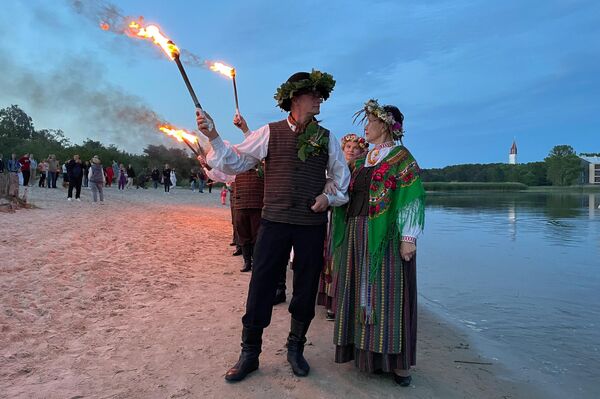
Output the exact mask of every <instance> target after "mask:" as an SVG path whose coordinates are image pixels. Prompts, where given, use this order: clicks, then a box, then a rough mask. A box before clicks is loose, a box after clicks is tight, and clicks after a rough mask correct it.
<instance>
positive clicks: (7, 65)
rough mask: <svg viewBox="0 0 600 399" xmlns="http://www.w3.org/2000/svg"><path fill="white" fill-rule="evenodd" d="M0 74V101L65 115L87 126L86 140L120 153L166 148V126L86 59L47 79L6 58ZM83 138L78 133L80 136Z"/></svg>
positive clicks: (58, 68) (63, 65)
mask: <svg viewBox="0 0 600 399" xmlns="http://www.w3.org/2000/svg"><path fill="white" fill-rule="evenodd" d="M0 55H1V56H2V57H1V58H2V59H3V60H5V62H4V63H3V65H2V73H0V86H1V87H2V91H3V93H2V95H3V97H5V98H11V99H12V100H11V102H14V101H15V100H17V99H19V100H20V101H25V102H27V104H28V105H29V106H30V107H31V108H32V109H34V110H37V111H40V112H42V113H46V114H48V113H52V114H56V115H63V116H64V119H66V120H71V121H75V122H76V124H77V126H82V127H83V126H85V135H87V136H88V137H93V136H95V137H102V138H103V141H104V139H106V138H108V139H109V140H110V141H111V142H113V143H118V144H119V146H120V147H125V148H127V149H129V150H132V149H135V150H136V151H139V150H140V143H159V142H164V140H163V138H162V137H161V135H160V133H158V132H157V126H158V125H159V124H163V123H166V122H165V120H164V118H162V117H160V116H159V115H158V114H157V113H156V112H155V111H153V110H152V109H150V108H149V107H148V106H147V105H146V104H144V103H143V101H142V100H141V99H140V98H139V97H136V96H134V95H131V94H129V93H127V92H125V91H123V90H122V89H121V88H119V87H116V86H114V85H111V84H110V83H109V82H107V81H106V80H105V79H104V78H103V76H102V75H103V74H102V71H101V69H100V67H99V66H98V65H95V64H93V63H92V62H90V61H86V58H85V57H83V56H71V58H66V59H64V60H63V61H62V62H60V63H59V64H56V65H54V66H53V68H52V69H51V70H50V71H49V72H46V73H41V72H39V71H35V70H30V69H27V68H24V67H23V66H22V65H15V64H12V63H11V62H10V57H8V56H7V54H2V52H1V51H0ZM77 133H80V132H77Z"/></svg>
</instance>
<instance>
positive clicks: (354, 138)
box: [342, 133, 369, 151]
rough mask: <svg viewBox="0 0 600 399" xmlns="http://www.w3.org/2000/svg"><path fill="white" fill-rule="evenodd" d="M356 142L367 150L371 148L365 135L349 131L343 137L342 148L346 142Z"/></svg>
mask: <svg viewBox="0 0 600 399" xmlns="http://www.w3.org/2000/svg"><path fill="white" fill-rule="evenodd" d="M350 142H354V143H357V144H358V146H359V147H360V149H361V150H363V151H364V150H367V149H368V148H369V143H367V140H365V139H364V137H359V136H358V135H357V134H356V133H348V134H347V135H345V136H344V137H342V148H344V146H345V145H346V143H350Z"/></svg>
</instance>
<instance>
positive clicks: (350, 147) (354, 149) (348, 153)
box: [343, 141, 362, 162]
mask: <svg viewBox="0 0 600 399" xmlns="http://www.w3.org/2000/svg"><path fill="white" fill-rule="evenodd" d="M343 150H344V157H345V158H346V162H348V161H350V160H352V159H354V158H356V157H357V156H359V155H360V153H361V152H362V149H361V148H360V147H359V146H358V143H357V142H356V141H348V142H347V143H346V144H344V148H343Z"/></svg>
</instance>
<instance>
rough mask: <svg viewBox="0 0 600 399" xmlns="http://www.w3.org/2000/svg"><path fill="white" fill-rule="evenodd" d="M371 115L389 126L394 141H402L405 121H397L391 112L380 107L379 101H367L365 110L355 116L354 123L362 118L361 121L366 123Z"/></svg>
mask: <svg viewBox="0 0 600 399" xmlns="http://www.w3.org/2000/svg"><path fill="white" fill-rule="evenodd" d="M369 114H371V115H375V116H376V117H377V118H378V119H379V120H381V121H382V122H384V123H385V124H386V125H388V126H389V128H390V131H391V132H392V138H393V139H394V140H400V139H401V138H402V136H404V129H403V127H402V123H403V121H402V120H400V121H397V120H395V119H394V115H392V113H391V112H388V111H386V109H385V108H384V107H383V106H381V105H379V103H378V102H377V100H374V99H370V100H369V101H367V102H366V103H365V106H364V107H363V109H361V110H360V111H357V112H356V113H355V114H354V121H356V120H357V119H358V118H359V117H360V121H361V122H364V121H365V119H367V117H368V115H369ZM361 115H362V116H361Z"/></svg>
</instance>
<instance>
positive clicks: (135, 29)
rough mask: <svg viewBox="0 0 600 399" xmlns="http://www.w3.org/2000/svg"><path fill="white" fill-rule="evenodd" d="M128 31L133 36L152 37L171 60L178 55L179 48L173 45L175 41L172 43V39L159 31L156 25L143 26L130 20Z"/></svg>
mask: <svg viewBox="0 0 600 399" xmlns="http://www.w3.org/2000/svg"><path fill="white" fill-rule="evenodd" d="M129 31H130V32H131V33H132V35H134V36H138V37H142V38H145V39H152V41H153V42H154V44H158V45H159V46H160V47H161V48H162V49H163V51H164V52H165V53H166V54H167V55H168V56H169V58H170V59H172V60H173V59H175V57H177V56H178V55H179V48H178V47H177V46H176V45H175V43H173V41H171V39H169V38H167V37H165V36H164V35H163V34H162V33H161V32H160V28H159V27H158V26H156V25H148V26H145V27H143V26H141V25H140V24H139V23H137V22H136V21H131V23H130V24H129Z"/></svg>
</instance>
